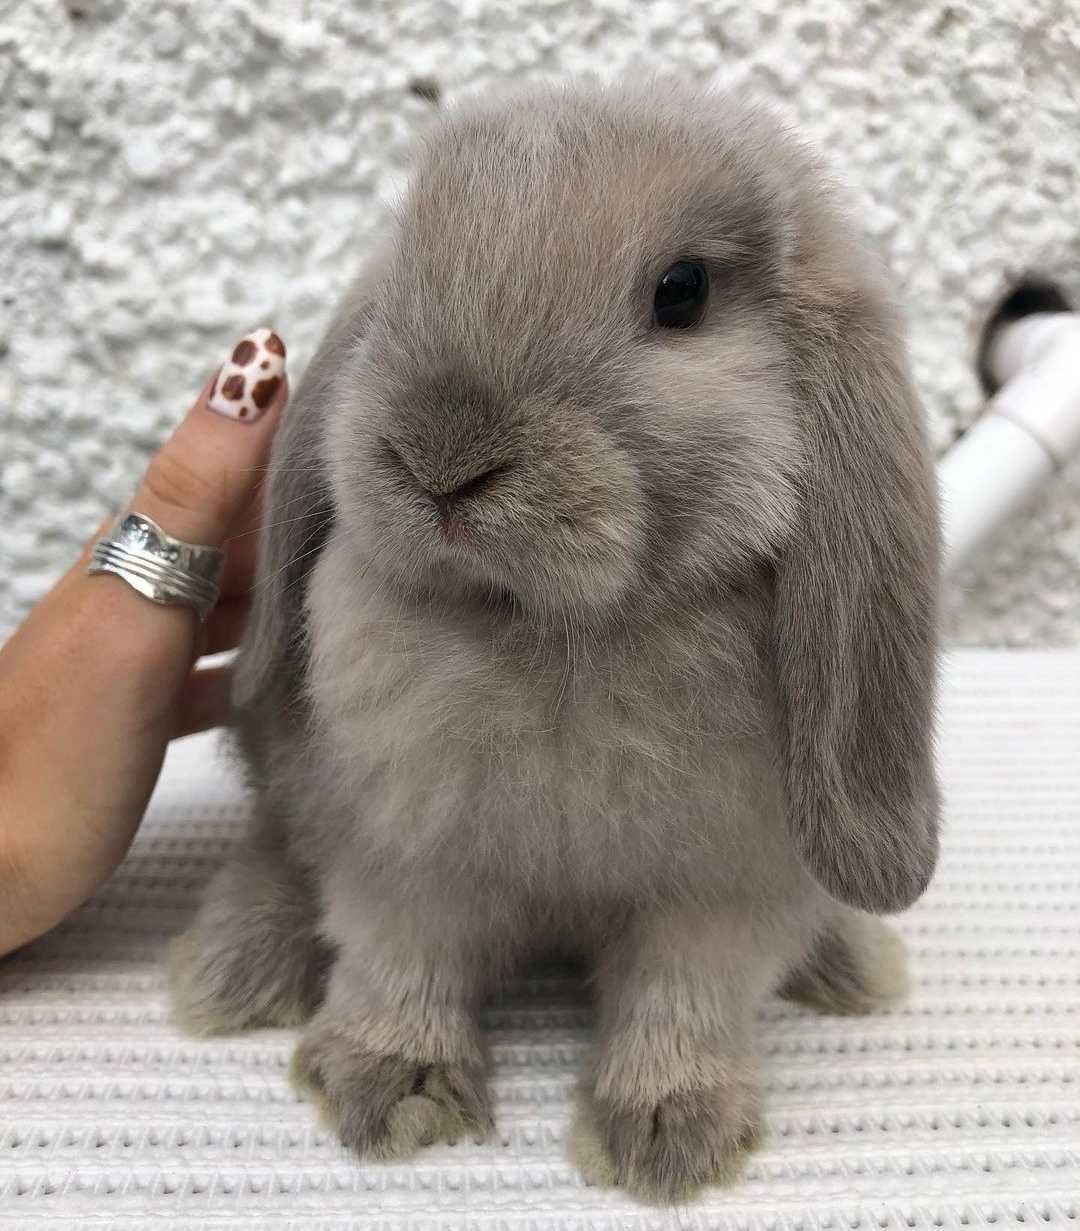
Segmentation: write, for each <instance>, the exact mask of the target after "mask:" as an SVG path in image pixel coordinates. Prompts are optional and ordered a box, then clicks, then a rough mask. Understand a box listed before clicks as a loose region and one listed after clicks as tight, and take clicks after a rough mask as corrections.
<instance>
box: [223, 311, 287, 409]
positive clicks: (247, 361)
mask: <svg viewBox="0 0 1080 1231" xmlns="http://www.w3.org/2000/svg"><path fill="white" fill-rule="evenodd" d="M284 379H285V343H284V342H282V340H281V339H280V338H279V337H278V335H277V334H276V333H274V331H273V330H271V329H256V330H255V332H254V333H249V334H248V335H247V337H246V338H242V339H241V340H240V341H239V342H237V344H236V346H235V347H234V348H233V353H232V354H231V355H230V356H229V358H228V359H227V360H226V361H225V362H224V363H223V364H222V365H221V370H220V371H219V372H218V374H217V376H215V377H214V384H213V386H212V387H211V389H210V397H209V400H208V403H207V404H208V405H209V407H210V409H211V410H216V411H217V412H218V414H219V415H227V416H228V417H229V418H230V419H244V420H245V421H247V422H249V423H250V422H251V421H252V420H254V419H257V418H258V417H259V416H260V415H261V414H262V413H263V411H264V410H265V409H266V408H267V406H269V405H270V403H271V402H272V401H273V400H274V397H275V396H276V395H277V392H278V390H279V389H280V388H281V385H282V383H283V381H284Z"/></svg>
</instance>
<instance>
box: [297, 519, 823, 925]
mask: <svg viewBox="0 0 1080 1231" xmlns="http://www.w3.org/2000/svg"><path fill="white" fill-rule="evenodd" d="M355 567H356V566H355V561H354V559H353V557H352V554H351V552H350V551H349V550H348V547H347V545H346V544H344V543H343V542H342V541H341V539H340V537H339V536H335V537H333V538H332V539H331V541H330V542H329V544H328V545H327V547H326V549H325V551H324V552H323V554H322V557H321V559H320V561H319V563H318V564H317V565H316V566H315V569H314V570H313V575H312V584H311V597H310V600H309V603H310V612H311V625H310V629H311V639H312V642H311V645H312V671H311V677H310V691H311V698H312V705H313V710H314V721H315V723H316V724H317V729H318V731H319V734H318V736H317V737H316V738H315V739H314V740H313V741H312V749H311V751H310V753H309V755H310V756H312V757H313V758H314V759H315V762H316V764H317V765H318V766H319V768H318V770H317V775H318V777H319V778H320V779H321V780H322V781H323V782H324V783H326V784H327V786H326V787H325V788H324V790H323V794H322V795H321V797H320V798H319V800H318V803H317V804H316V806H315V807H314V808H313V807H312V800H311V797H310V795H309V794H308V793H307V790H306V789H305V799H304V800H303V801H298V806H301V807H303V808H304V810H305V812H306V813H308V814H312V813H313V815H308V816H307V817H306V818H305V821H304V824H303V826H302V827H301V828H300V830H299V831H298V835H297V836H298V842H297V846H296V852H295V853H296V858H297V859H298V860H303V861H305V862H308V863H311V864H312V866H313V867H314V868H315V869H320V868H322V869H325V868H333V869H335V871H334V875H335V877H336V876H339V875H340V876H344V877H348V878H353V879H355V881H356V883H357V884H358V885H360V884H361V883H370V882H372V881H383V882H385V884H384V887H383V891H384V892H388V893H391V894H404V895H405V897H406V898H407V900H408V901H410V902H412V901H423V902H425V903H427V904H428V905H429V907H430V909H432V911H433V912H435V914H436V916H437V917H442V915H443V912H444V911H446V910H453V909H455V908H456V907H455V903H458V902H459V903H460V904H461V905H460V907H457V908H458V909H460V908H464V910H465V911H466V913H467V914H468V915H469V916H470V918H471V919H472V920H473V923H472V924H471V925H470V926H475V928H476V930H477V932H478V933H482V932H483V931H485V930H487V931H489V935H488V936H487V937H486V943H487V944H489V945H497V944H498V942H500V941H502V940H507V941H509V940H511V938H512V937H513V933H514V932H515V931H516V932H517V933H519V934H518V935H517V937H515V938H514V939H516V941H517V943H518V944H521V943H522V942H524V941H526V940H532V941H534V942H535V941H537V940H539V941H541V942H542V941H543V940H544V939H545V937H546V936H550V935H551V933H552V931H553V930H554V929H557V928H558V927H559V926H560V924H565V925H566V927H567V928H568V930H569V932H570V935H572V936H578V937H580V936H582V935H583V934H584V931H586V930H587V931H589V932H593V933H595V932H596V931H597V929H598V927H600V929H601V930H602V924H601V920H602V919H603V917H604V915H605V913H610V912H616V913H617V912H621V911H624V910H625V909H626V908H627V905H628V904H629V903H636V902H641V901H644V900H647V901H650V902H652V903H654V904H656V905H658V906H659V905H661V904H663V905H676V906H683V905H689V904H692V903H698V904H700V905H702V906H705V905H715V904H718V903H731V902H734V901H739V902H744V903H746V904H748V905H749V904H753V905H754V907H755V909H757V908H760V913H761V915H762V918H763V919H768V918H769V917H770V915H771V914H775V913H776V912H777V910H778V905H779V904H781V903H782V904H783V913H784V915H785V916H792V917H793V918H794V919H795V921H796V926H797V927H798V928H799V930H800V931H802V932H805V930H806V924H807V922H808V920H807V912H808V911H812V910H813V908H814V906H815V905H816V904H818V903H819V902H820V901H821V900H822V899H823V898H824V895H823V894H822V893H821V890H820V889H819V888H818V887H817V886H816V884H815V883H814V882H813V881H812V879H811V878H810V877H809V876H808V875H807V873H806V872H805V870H804V869H803V867H802V865H801V864H800V862H799V860H798V858H797V856H796V854H795V852H794V849H793V848H792V844H791V840H790V836H789V835H788V833H787V831H786V828H785V825H784V821H783V808H782V803H781V791H780V783H779V778H778V776H777V774H776V772H775V767H774V765H773V764H772V757H771V754H770V751H769V746H768V741H767V738H766V716H765V712H764V703H765V701H766V687H767V684H766V679H765V673H764V670H763V661H762V652H763V647H762V646H761V645H760V643H759V640H758V638H757V637H756V636H755V633H754V625H755V624H760V614H759V613H758V612H755V611H753V606H754V604H753V602H752V601H751V600H749V599H747V598H745V597H739V596H737V595H732V596H731V597H730V599H729V601H728V603H727V604H726V605H725V607H724V608H719V607H718V608H717V609H716V610H713V611H710V612H703V613H691V612H680V613H678V615H677V616H675V615H673V614H672V613H668V615H667V616H666V617H660V618H658V619H657V622H656V623H655V624H653V625H651V626H650V627H648V628H647V629H642V630H637V631H632V630H631V629H629V628H625V627H620V626H615V627H613V628H611V629H610V630H607V631H606V632H605V633H604V634H603V635H597V634H595V633H593V632H589V631H586V630H581V629H574V628H573V627H572V626H568V627H567V628H566V629H565V630H563V632H562V633H561V634H560V633H556V632H555V631H554V630H552V631H551V632H549V633H548V634H546V635H543V636H540V635H537V633H536V631H535V630H534V629H531V628H530V627H529V626H528V625H527V624H526V623H525V622H524V621H515V620H514V618H513V616H512V615H508V614H506V613H503V612H487V613H484V612H481V611H477V612H473V613H465V612H460V611H458V612H453V613H451V612H446V613H439V612H438V611H436V612H434V613H432V612H431V611H429V610H426V609H420V610H417V609H416V608H415V607H414V606H413V604H411V603H410V602H409V601H408V600H407V599H405V600H399V599H397V598H395V597H391V596H389V595H387V594H386V592H385V588H384V587H382V586H381V585H380V584H379V583H378V581H377V580H375V579H374V578H365V579H364V580H362V581H360V582H359V583H355V584H354V585H353V586H352V594H353V602H354V607H353V612H352V618H351V619H350V621H349V622H348V623H347V624H346V623H343V622H342V621H341V619H340V609H339V596H340V594H341V589H342V583H343V579H344V578H347V577H348V576H349V575H350V573H352V572H353V571H354V570H355ZM755 617H756V618H755ZM659 801H664V803H663V810H662V812H660V813H659V814H658V807H659V806H660V803H659ZM329 818H332V820H329ZM328 820H329V823H328ZM323 842H325V843H326V845H325V847H323V846H322V843H323ZM436 904H437V905H436ZM508 906H509V907H511V909H509V910H508ZM485 919H487V920H488V922H487V924H486V925H485V923H484V922H482V921H483V920H485ZM541 921H543V922H542V923H541Z"/></svg>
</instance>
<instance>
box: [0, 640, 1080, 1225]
mask: <svg viewBox="0 0 1080 1231" xmlns="http://www.w3.org/2000/svg"><path fill="white" fill-rule="evenodd" d="M941 763H942V771H943V777H944V782H945V787H946V798H947V818H948V831H947V834H946V839H945V853H944V858H943V860H942V866H941V869H940V872H939V874H938V877H937V880H936V882H935V884H934V887H933V888H932V890H931V892H930V893H929V894H928V895H927V897H926V898H925V899H924V900H923V902H921V903H920V904H919V905H918V906H917V907H916V908H915V909H914V910H913V911H911V912H910V913H909V914H908V915H907V916H906V917H905V918H904V919H903V921H902V923H901V927H902V929H903V932H904V934H905V936H906V937H907V940H908V942H909V945H910V948H911V953H912V960H913V964H914V971H915V993H914V995H913V997H912V999H911V1001H910V1003H909V1004H907V1005H905V1006H904V1007H902V1008H900V1009H899V1010H897V1011H896V1012H893V1013H888V1014H881V1015H878V1016H874V1017H871V1018H863V1019H858V1020H844V1019H837V1018H825V1017H818V1016H814V1015H813V1014H811V1013H809V1012H804V1011H802V1010H799V1009H796V1008H794V1007H791V1006H788V1005H786V1004H781V1003H780V1002H772V1003H770V1004H769V1005H768V1006H767V1008H766V1010H765V1012H764V1014H763V1021H762V1040H761V1042H762V1048H763V1050H764V1052H765V1054H766V1059H767V1064H768V1070H767V1072H768V1097H767V1128H768V1141H767V1143H766V1146H765V1148H764V1149H763V1150H762V1151H761V1152H760V1153H759V1154H757V1155H755V1156H754V1158H753V1159H752V1161H751V1163H750V1166H749V1168H748V1171H747V1174H746V1177H745V1179H744V1181H743V1183H742V1184H741V1185H740V1186H739V1187H738V1188H736V1189H733V1190H729V1191H726V1192H717V1193H715V1194H714V1195H712V1196H710V1197H709V1199H708V1200H707V1201H705V1202H704V1203H702V1204H698V1205H694V1206H690V1207H686V1208H682V1209H679V1210H675V1211H658V1210H651V1209H646V1208H643V1207H640V1206H636V1205H634V1204H633V1203H632V1202H630V1201H628V1200H626V1199H625V1198H623V1197H622V1196H621V1195H619V1194H613V1193H611V1192H607V1191H602V1190H597V1189H587V1188H585V1187H584V1186H583V1185H582V1184H581V1183H580V1182H579V1180H578V1179H577V1177H576V1175H575V1173H574V1172H573V1170H572V1169H571V1168H570V1166H569V1165H568V1164H567V1162H566V1161H565V1159H564V1156H563V1145H562V1143H563V1137H564V1135H565V1132H566V1129H567V1124H568V1120H569V1115H570V1095H571V1092H572V1089H573V1085H574V1081H575V1075H576V1073H577V1072H578V1070H579V1067H580V1065H581V1062H582V1058H583V1054H584V1049H585V1046H586V1039H587V1029H586V1027H587V1014H586V1011H585V1009H584V1007H583V1005H582V1002H581V1000H580V998H579V997H577V996H576V995H575V991H574V989H573V987H572V986H570V985H568V984H567V983H566V982H564V981H561V980H559V979H558V978H551V979H547V980H544V979H538V980H535V981H532V982H530V983H527V984H522V985H520V986H518V987H517V988H515V989H514V991H513V994H512V996H511V997H510V999H509V1000H508V1002H507V1004H506V1006H505V1007H503V1008H500V1009H497V1010H494V1011H493V1012H492V1013H491V1014H490V1015H489V1025H490V1030H491V1036H492V1043H493V1055H494V1062H495V1071H494V1088H495V1092H496V1097H497V1115H498V1133H497V1138H496V1140H495V1141H494V1142H493V1143H492V1144H490V1145H488V1146H486V1147H472V1146H469V1147H467V1148H466V1147H457V1148H456V1149H449V1148H442V1149H439V1150H433V1151H429V1152H427V1153H426V1154H424V1155H423V1156H422V1157H421V1158H420V1159H419V1160H418V1161H415V1162H412V1163H408V1164H403V1165H395V1166H388V1165H366V1164H364V1165H362V1164H360V1163H358V1162H356V1161H354V1160H353V1159H352V1158H351V1157H348V1156H346V1155H345V1154H344V1153H343V1152H342V1151H341V1150H340V1149H339V1148H338V1146H337V1145H336V1144H335V1142H334V1140H333V1139H332V1138H331V1137H329V1136H328V1135H327V1134H325V1133H323V1132H321V1131H320V1130H319V1129H318V1128H317V1127H316V1124H315V1119H314V1115H313V1113H312V1110H311V1108H310V1107H308V1106H307V1105H305V1104H304V1103H302V1102H300V1101H299V1100H298V1099H297V1097H296V1096H295V1095H294V1094H293V1092H292V1091H291V1089H290V1088H289V1086H288V1084H287V1082H286V1079H285V1068H286V1062H287V1059H288V1055H289V1051H290V1047H291V1044H292V1041H293V1040H292V1036H291V1035H290V1034H287V1033H282V1032H269V1031H264V1032H261V1033H258V1034H254V1035H249V1036H245V1037H240V1038H235V1039H227V1040H221V1041H215V1042H197V1041H194V1040H190V1039H186V1038H183V1037H182V1036H181V1035H179V1034H178V1033H177V1032H176V1030H175V1029H174V1028H173V1027H172V1026H171V1024H170V1022H169V1019H168V1014H167V1008H166V1003H165V996H164V988H163V979H162V966H161V959H162V953H163V949H164V946H165V944H166V942H167V940H168V939H169V937H170V936H171V935H173V934H174V933H175V932H176V931H178V930H179V928H180V927H181V926H182V924H183V923H184V921H185V920H186V919H187V917H188V915H189V914H190V912H191V911H192V909H193V908H194V905H195V902H196V899H197V896H198V893H199V890H200V887H201V886H202V884H203V883H204V882H205V880H206V879H207V877H208V876H209V874H210V871H211V869H212V868H213V867H214V865H215V864H216V863H217V862H218V861H219V860H220V859H221V858H222V856H223V855H224V853H225V851H226V850H227V848H228V845H229V842H230V840H231V838H232V837H233V836H234V835H235V834H236V833H237V832H238V831H239V829H240V827H241V825H242V823H243V818H244V813H245V801H244V797H243V795H242V794H241V793H240V791H239V790H238V788H237V786H236V784H235V779H234V778H233V777H232V775H231V773H230V771H229V770H228V768H227V767H225V766H223V765H222V764H221V762H220V761H219V760H218V759H217V757H216V755H215V752H214V749H213V746H212V745H211V744H209V743H207V742H206V741H205V740H202V739H198V740H189V741H187V742H186V743H184V744H181V745H179V746H178V747H177V748H176V749H175V751H174V752H173V753H172V754H171V755H170V759H169V762H168V768H167V772H166V774H165V777H164V779H163V781H162V784H161V786H160V788H159V791H158V794H157V795H156V797H155V800H154V803H153V806H152V809H151V812H150V815H149V817H148V818H147V821H146V823H145V824H144V826H143V828H142V831H141V833H140V834H139V837H138V840H137V842H136V844H135V846H134V848H133V850H132V852H131V854H130V856H129V857H128V859H127V861H126V862H125V864H124V865H123V867H122V868H121V869H120V870H119V872H118V873H117V874H116V876H114V877H113V879H112V881H111V882H110V883H109V884H108V885H107V886H106V887H105V888H104V889H103V890H102V891H101V892H100V893H99V894H98V895H97V897H96V898H95V899H94V900H93V901H92V902H91V903H90V904H89V905H88V906H86V907H85V908H84V909H83V910H81V911H80V912H79V913H78V914H77V915H76V916H75V917H74V918H73V919H71V920H70V921H69V922H68V923H67V924H66V925H64V926H63V927H61V928H59V929H58V930H57V931H56V932H54V933H53V934H52V935H50V936H48V937H46V938H45V939H43V940H41V941H39V942H38V943H37V944H35V945H33V946H31V947H29V948H28V949H26V950H24V951H23V952H21V953H19V954H17V955H15V956H13V957H11V958H9V959H7V960H6V961H3V962H0V1224H2V1225H3V1226H5V1227H6V1226H15V1227H30V1228H34V1227H39V1226H46V1225H47V1226H49V1227H74V1226H79V1227H92V1228H98V1227H124V1228H133V1227H159V1226H161V1227H165V1226H167V1227H189V1226H190V1227H200V1228H210V1227H235V1226H240V1225H245V1226H252V1227H266V1228H271V1229H274V1231H277V1229H280V1228H284V1227H298V1228H299V1227H313V1228H315V1227H325V1228H342V1227H346V1226H357V1227H363V1228H372V1229H374V1228H379V1229H380V1231H398V1229H399V1228H405V1227H410V1228H419V1227H423V1228H432V1229H433V1228H436V1227H448V1228H449V1227H453V1228H466V1227H468V1228H470V1229H473V1228H475V1229H477V1231H480V1229H486V1228H496V1227H500V1228H501V1227H508V1228H509V1227H513V1228H520V1229H522V1231H524V1229H526V1228H528V1229H529V1231H540V1229H542V1228H554V1227H573V1228H586V1227H602V1228H605V1229H610V1231H616V1229H617V1228H618V1229H619V1231H631V1229H635V1228H639V1227H640V1228H649V1229H650V1231H651V1229H653V1228H657V1229H659V1228H666V1227H671V1228H683V1227H686V1228H701V1229H705V1228H732V1229H733V1231H734V1229H738V1231H759V1229H760V1231H819V1229H820V1231H876V1229H877V1228H882V1229H888V1228H895V1229H896V1231H905V1228H927V1229H931V1228H942V1227H945V1228H954V1227H972V1228H975V1227H988V1226H995V1227H997V1228H1002V1227H1013V1226H1015V1225H1018V1224H1023V1225H1025V1226H1033V1227H1040V1226H1049V1227H1062V1228H1064V1227H1071V1228H1075V1229H1076V1231H1080V653H1045V654H1028V653H1025V654H1005V653H997V654H985V653H965V654H958V655H956V656H954V657H953V658H952V659H951V660H950V662H949V665H948V669H947V672H946V682H945V687H944V690H943V698H942V722H941Z"/></svg>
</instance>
